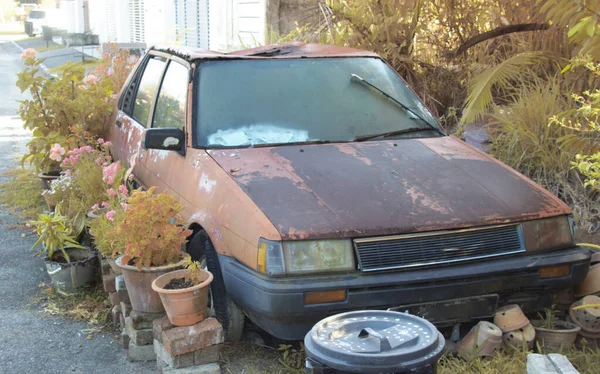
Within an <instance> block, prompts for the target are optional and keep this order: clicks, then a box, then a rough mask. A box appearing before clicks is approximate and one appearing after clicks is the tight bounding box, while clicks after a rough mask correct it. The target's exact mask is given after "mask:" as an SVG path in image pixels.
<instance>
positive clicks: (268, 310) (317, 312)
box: [219, 247, 591, 340]
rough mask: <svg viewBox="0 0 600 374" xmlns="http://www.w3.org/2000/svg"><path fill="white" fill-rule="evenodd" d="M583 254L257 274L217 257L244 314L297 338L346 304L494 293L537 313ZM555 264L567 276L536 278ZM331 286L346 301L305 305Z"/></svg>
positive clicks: (584, 263) (581, 264) (579, 266)
mask: <svg viewBox="0 0 600 374" xmlns="http://www.w3.org/2000/svg"><path fill="white" fill-rule="evenodd" d="M590 256H591V254H590V251H589V250H587V249H584V248H578V247H577V248H572V249H567V250H561V251H556V252H550V253H539V254H535V255H528V256H513V257H507V258H503V259H494V260H486V261H480V262H473V263H465V264H460V265H452V266H445V267H435V268H426V269H420V270H411V271H396V272H385V273H375V274H373V273H369V274H365V273H360V272H356V273H351V274H342V275H339V274H338V275H328V276H323V275H315V276H302V277H282V278H272V277H267V276H265V275H263V274H260V273H257V272H255V271H253V270H251V269H249V268H248V267H246V266H244V265H242V264H241V263H239V262H238V261H236V260H235V259H233V258H231V257H226V256H219V260H220V263H221V268H222V272H223V279H224V281H225V286H226V288H227V292H228V293H229V294H230V296H231V297H232V299H233V300H234V301H235V302H236V303H237V304H238V305H239V306H240V307H241V308H242V309H243V310H244V312H245V313H246V315H247V316H248V317H249V318H250V319H251V320H252V321H253V322H254V323H255V324H256V325H258V326H259V327H260V328H262V329H264V330H265V331H267V332H269V333H270V334H271V335H273V336H276V337H278V338H280V339H285V340H299V339H302V338H303V337H304V335H305V334H306V333H307V332H308V331H309V330H310V329H311V328H312V326H313V325H314V324H315V323H316V322H318V321H319V320H321V319H322V318H325V317H327V316H329V315H333V314H337V313H341V312H345V311H350V310H360V309H388V308H394V309H396V308H398V307H402V306H409V305H412V306H414V305H419V304H427V303H432V302H437V301H443V300H452V299H463V298H469V297H474V296H484V295H491V294H494V295H498V298H499V302H498V303H499V304H500V305H505V304H509V303H517V304H519V305H521V307H522V308H523V309H524V310H525V311H526V312H527V311H539V310H542V309H544V308H545V307H549V306H550V305H551V303H552V298H551V295H552V293H554V292H557V291H560V290H562V289H565V288H568V287H570V286H573V285H575V284H578V283H580V282H581V281H582V280H583V278H584V277H585V275H586V274H587V271H588V268H589V263H590ZM557 265H569V266H570V270H571V271H570V273H569V275H568V276H564V277H559V278H547V279H542V278H540V276H539V269H540V268H542V267H549V266H557ZM336 289H346V290H347V297H346V300H345V301H342V302H335V303H325V304H315V305H304V292H306V291H327V290H336ZM471 312H472V313H468V314H466V315H464V316H463V317H462V318H461V319H459V320H457V319H456V318H454V317H453V318H452V319H451V320H446V321H444V320H436V321H432V322H435V323H436V324H443V323H446V324H449V323H455V322H466V321H468V320H470V319H471V318H477V317H480V318H481V317H483V316H485V315H486V314H489V313H487V312H486V311H481V310H479V311H478V310H473V311H471ZM442 314H443V313H442ZM469 314H470V315H469ZM492 314H493V311H492ZM449 315H452V313H449ZM463 320H464V321H463Z"/></svg>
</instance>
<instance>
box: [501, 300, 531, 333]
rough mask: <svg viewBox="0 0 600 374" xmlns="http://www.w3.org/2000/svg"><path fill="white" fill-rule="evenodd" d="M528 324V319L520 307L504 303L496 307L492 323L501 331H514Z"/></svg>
mask: <svg viewBox="0 0 600 374" xmlns="http://www.w3.org/2000/svg"><path fill="white" fill-rule="evenodd" d="M528 324H529V319H527V317H525V314H524V313H523V311H522V310H521V308H520V307H519V306H518V305H516V304H510V305H505V306H503V307H501V308H498V311H497V312H496V315H495V316H494V325H496V326H498V327H499V328H500V330H502V332H509V331H515V330H518V329H522V328H523V327H525V326H527V325H528Z"/></svg>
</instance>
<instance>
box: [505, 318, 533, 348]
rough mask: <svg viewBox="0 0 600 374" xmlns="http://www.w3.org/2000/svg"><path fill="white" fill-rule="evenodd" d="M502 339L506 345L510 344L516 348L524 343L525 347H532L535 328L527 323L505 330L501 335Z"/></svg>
mask: <svg viewBox="0 0 600 374" xmlns="http://www.w3.org/2000/svg"><path fill="white" fill-rule="evenodd" d="M502 341H503V342H504V344H506V345H512V346H515V347H517V348H521V347H523V345H526V346H527V348H529V349H531V348H533V342H534V341H535V329H534V328H533V326H531V324H530V323H529V324H527V325H526V326H525V327H523V328H521V329H518V330H515V331H509V332H505V333H504V335H502Z"/></svg>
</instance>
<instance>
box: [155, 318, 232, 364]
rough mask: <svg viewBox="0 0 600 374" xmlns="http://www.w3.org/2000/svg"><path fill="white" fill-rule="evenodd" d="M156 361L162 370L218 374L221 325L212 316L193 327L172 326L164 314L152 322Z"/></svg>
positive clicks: (221, 335) (221, 334)
mask: <svg viewBox="0 0 600 374" xmlns="http://www.w3.org/2000/svg"><path fill="white" fill-rule="evenodd" d="M152 330H153V331H152V332H153V339H154V352H155V354H156V363H157V365H158V367H159V368H161V369H162V371H163V373H170V374H200V373H202V374H219V373H221V369H220V367H219V364H218V361H219V354H220V351H221V347H222V343H223V341H224V337H225V335H224V333H223V327H222V326H221V324H220V323H219V322H218V321H217V320H216V319H214V318H208V319H205V320H204V321H202V322H199V323H197V324H195V325H193V326H182V327H176V326H173V325H171V323H170V322H169V319H168V318H167V317H163V318H160V319H157V320H155V321H154V323H153V328H152Z"/></svg>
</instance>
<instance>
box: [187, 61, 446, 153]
mask: <svg viewBox="0 0 600 374" xmlns="http://www.w3.org/2000/svg"><path fill="white" fill-rule="evenodd" d="M353 74H354V75H356V76H359V77H361V78H362V79H363V80H364V81H367V82H369V83H370V84H371V85H373V86H376V87H377V88H378V89H379V90H381V91H384V92H385V93H386V94H388V95H390V96H391V97H392V98H393V99H395V100H397V101H399V102H401V103H402V104H403V105H405V106H406V107H408V108H409V109H410V110H406V109H405V108H403V107H402V106H399V105H398V104H397V103H395V102H394V101H393V100H390V99H389V98H387V97H386V96H385V95H382V94H381V93H380V92H376V91H375V90H373V89H372V88H371V87H369V86H368V85H365V84H361V83H360V81H357V80H356V79H352V75H353ZM198 79H199V84H198V87H199V88H198V90H197V92H198V98H197V99H198V106H197V108H198V111H197V116H196V118H197V121H198V123H197V130H198V131H196V134H197V142H198V145H200V146H229V147H234V146H252V145H268V144H279V143H297V142H315V141H331V142H336V141H338V142H341V141H353V140H356V139H360V138H361V137H364V136H366V135H372V134H383V133H387V132H395V131H397V130H404V129H411V128H415V127H423V128H425V130H424V131H423V132H419V133H411V135H407V134H404V135H403V136H420V137H426V136H439V135H440V133H439V132H438V131H437V130H435V129H438V128H439V127H438V124H437V122H436V121H435V119H434V118H433V116H432V115H431V114H430V113H429V111H428V110H427V109H426V108H425V106H424V105H423V104H422V103H421V101H420V100H419V99H418V98H417V97H416V96H415V94H414V93H413V92H412V90H410V88H408V87H407V86H406V84H405V83H404V82H403V81H402V80H401V79H400V78H399V77H398V76H397V75H396V73H395V72H394V71H393V70H392V69H391V68H390V67H388V66H387V65H386V64H385V63H384V62H383V61H382V60H380V59H378V58H368V57H365V58H312V59H264V60H262V59H261V60H233V61H207V62H203V63H202V64H201V65H200V74H199V76H198ZM415 114H417V115H415ZM398 136H400V135H398Z"/></svg>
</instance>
